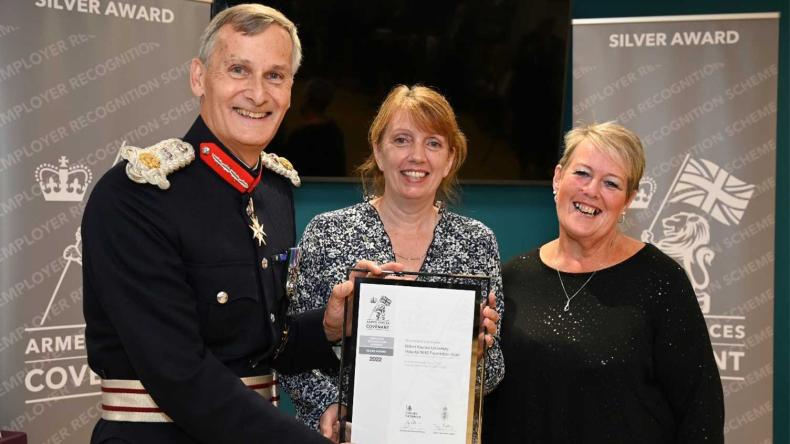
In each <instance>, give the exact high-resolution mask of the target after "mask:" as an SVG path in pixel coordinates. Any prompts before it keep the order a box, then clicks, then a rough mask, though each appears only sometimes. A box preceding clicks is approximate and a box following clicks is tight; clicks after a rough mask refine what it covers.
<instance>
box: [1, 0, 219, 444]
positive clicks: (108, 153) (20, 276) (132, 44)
mask: <svg viewBox="0 0 790 444" xmlns="http://www.w3.org/2000/svg"><path fill="white" fill-rule="evenodd" d="M209 7H210V5H209V4H207V3H203V2H194V1H188V0H179V1H172V0H171V1H167V0H123V1H112V0H87V1H82V0H80V1H64V0H25V1H13V2H12V1H5V2H0V429H2V430H15V431H24V432H26V433H27V434H28V442H31V443H43V442H52V443H55V442H57V443H75V444H76V443H80V444H82V443H86V442H88V441H89V438H90V433H91V429H92V428H93V425H94V424H95V422H96V421H97V420H98V418H99V416H100V414H101V411H100V402H99V399H100V397H99V385H98V384H99V379H98V377H97V375H95V374H93V373H92V372H91V371H90V369H89V368H88V365H87V361H86V351H85V334H84V333H85V321H84V319H83V317H82V270H81V268H82V254H81V251H82V244H81V238H80V221H81V218H82V211H83V207H84V205H85V202H86V201H87V196H88V195H89V194H90V192H91V189H92V187H93V185H94V184H95V183H96V181H97V180H98V179H99V178H100V177H101V176H102V174H104V172H105V171H107V169H109V168H110V167H111V166H112V165H113V164H114V163H115V162H116V159H117V156H118V149H119V147H120V146H121V144H122V143H123V142H124V141H125V142H126V143H127V144H128V145H134V146H146V145H149V144H152V143H154V142H156V141H158V140H161V139H164V138H169V137H180V136H181V135H183V134H184V132H185V131H186V130H187V129H188V128H189V125H191V123H192V121H193V120H194V118H195V116H196V115H197V112H198V105H199V104H198V102H197V99H195V98H193V97H192V94H191V92H190V90H189V61H190V59H191V58H192V57H193V56H194V55H195V54H196V53H197V47H198V40H199V36H200V32H201V31H202V29H203V28H204V27H205V25H206V24H207V23H208V20H209V16H210V13H209ZM141 328H144V326H141Z"/></svg>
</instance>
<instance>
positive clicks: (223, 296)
mask: <svg viewBox="0 0 790 444" xmlns="http://www.w3.org/2000/svg"><path fill="white" fill-rule="evenodd" d="M217 302H219V303H220V304H224V303H225V302H228V293H226V292H224V291H220V292H219V293H217Z"/></svg>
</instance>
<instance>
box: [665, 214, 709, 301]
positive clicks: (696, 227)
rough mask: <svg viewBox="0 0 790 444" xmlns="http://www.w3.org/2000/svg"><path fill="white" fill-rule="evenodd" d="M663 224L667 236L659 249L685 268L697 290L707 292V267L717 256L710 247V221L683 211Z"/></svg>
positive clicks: (667, 218)
mask: <svg viewBox="0 0 790 444" xmlns="http://www.w3.org/2000/svg"><path fill="white" fill-rule="evenodd" d="M661 224H662V225H663V226H664V236H665V237H664V238H663V239H661V240H660V241H658V242H657V243H656V246H658V248H660V249H661V251H663V252H664V253H666V254H668V255H669V256H671V257H672V258H673V259H675V260H676V261H678V262H679V263H680V265H682V266H683V268H684V269H685V270H686V273H687V274H688V276H689V279H690V280H691V284H692V285H693V286H694V290H695V291H701V290H705V289H706V288H707V287H708V284H709V283H710V273H709V272H708V267H709V266H710V264H711V262H712V261H713V258H714V256H715V255H716V253H715V252H714V251H713V250H711V249H710V248H709V247H708V244H709V243H710V225H709V224H708V221H707V220H706V219H705V218H704V217H702V216H700V215H697V214H694V213H687V212H680V213H677V214H674V215H672V216H670V217H666V218H664V219H662V221H661Z"/></svg>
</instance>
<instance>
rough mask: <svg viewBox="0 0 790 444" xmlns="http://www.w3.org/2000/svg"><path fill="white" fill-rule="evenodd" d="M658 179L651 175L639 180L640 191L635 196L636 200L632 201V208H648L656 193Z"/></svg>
mask: <svg viewBox="0 0 790 444" xmlns="http://www.w3.org/2000/svg"><path fill="white" fill-rule="evenodd" d="M656 189H657V187H656V181H655V180H653V179H652V178H650V177H644V178H642V180H640V181H639V191H637V192H636V196H634V201H633V202H631V209H635V210H640V209H644V208H647V207H648V206H649V205H650V201H651V200H652V199H653V195H655V194H656Z"/></svg>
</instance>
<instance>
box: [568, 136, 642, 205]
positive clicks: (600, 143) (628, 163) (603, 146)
mask: <svg viewBox="0 0 790 444" xmlns="http://www.w3.org/2000/svg"><path fill="white" fill-rule="evenodd" d="M585 140H589V141H590V142H591V143H592V144H593V146H594V147H595V148H597V149H598V150H600V151H601V152H603V153H606V154H608V155H610V156H613V157H615V158H616V159H620V160H622V161H623V163H624V164H625V168H626V174H628V177H627V178H626V194H627V196H628V197H631V195H632V194H633V193H634V192H636V191H637V190H639V181H640V180H641V179H642V174H643V173H644V171H645V151H644V149H643V148H642V141H640V140H639V136H637V135H636V134H635V133H634V132H633V131H631V130H629V129H628V128H626V127H624V126H622V125H620V124H619V123H617V122H614V121H609V122H605V123H591V124H588V125H579V126H577V127H575V128H573V129H572V130H570V131H568V133H567V134H565V152H564V153H563V154H562V158H560V161H559V165H560V167H562V168H565V166H566V165H567V164H568V162H570V159H571V157H573V152H574V151H575V150H576V147H577V146H579V144H581V143H582V142H583V141H585Z"/></svg>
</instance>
